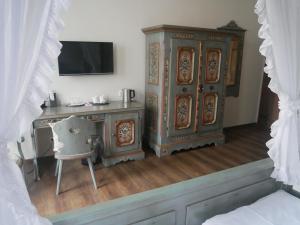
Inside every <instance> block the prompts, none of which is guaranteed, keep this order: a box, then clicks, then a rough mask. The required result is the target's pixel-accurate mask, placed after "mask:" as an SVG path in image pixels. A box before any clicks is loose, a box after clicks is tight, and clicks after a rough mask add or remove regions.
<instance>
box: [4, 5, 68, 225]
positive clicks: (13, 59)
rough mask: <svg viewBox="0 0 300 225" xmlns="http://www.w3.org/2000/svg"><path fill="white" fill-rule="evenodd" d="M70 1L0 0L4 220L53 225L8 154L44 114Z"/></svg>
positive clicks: (10, 224)
mask: <svg viewBox="0 0 300 225" xmlns="http://www.w3.org/2000/svg"><path fill="white" fill-rule="evenodd" d="M68 4H69V1H68V0H42V1H41V0H22V1H20V0H1V1H0V29H1V32H0V103H1V104H0V174H1V179H0V224H5V225H48V224H50V222H49V221H48V220H47V219H44V218H42V217H40V216H39V215H38V213H37V211H36V209H35V207H34V206H33V205H32V204H31V201H30V198H29V195H28V192H27V190H26V186H25V184H24V181H23V177H22V175H21V172H20V169H19V168H18V167H17V165H16V164H15V163H14V162H12V161H11V160H10V159H9V157H8V154H7V153H8V149H7V142H8V141H14V140H17V139H18V138H19V137H20V136H21V135H22V134H23V133H24V132H25V131H27V130H28V129H29V128H30V125H31V122H32V121H33V120H34V119H35V118H37V117H38V116H39V115H40V113H41V112H42V111H41V109H40V105H41V104H42V102H43V101H44V99H45V98H46V96H47V93H48V91H49V85H50V83H51V79H52V76H53V75H54V74H55V65H56V62H57V57H58V55H59V53H60V48H61V44H60V43H59V41H58V34H59V32H60V31H61V30H62V28H63V22H62V19H61V16H60V15H61V14H62V12H63V11H64V10H65V9H66V8H67V6H68Z"/></svg>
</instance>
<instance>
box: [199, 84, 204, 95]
mask: <svg viewBox="0 0 300 225" xmlns="http://www.w3.org/2000/svg"><path fill="white" fill-rule="evenodd" d="M203 89H204V88H203V84H200V85H199V92H200V93H202V92H203Z"/></svg>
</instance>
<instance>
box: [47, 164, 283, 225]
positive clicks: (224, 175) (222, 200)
mask: <svg viewBox="0 0 300 225" xmlns="http://www.w3.org/2000/svg"><path fill="white" fill-rule="evenodd" d="M272 170H273V163H272V161H271V160H270V159H264V160H260V161H256V162H251V163H248V164H245V165H242V166H238V167H234V168H231V169H227V170H223V171H220V172H216V173H212V174H209V175H206V176H201V177H198V178H194V179H191V180H187V181H183V182H179V183H176V184H172V185H168V186H165V187H162V188H157V189H154V190H151V191H146V192H142V193H138V194H134V195H131V196H127V197H123V198H119V199H116V200H112V201H108V202H104V203H99V204H96V205H93V206H88V207H85V208H82V209H76V210H74V211H70V212H66V213H62V214H58V215H54V216H52V217H50V220H51V221H52V222H53V224H54V225H98V224H101V225H129V224H134V225H150V224H151V225H153V224H155V225H201V224H202V223H203V222H204V221H205V220H206V219H208V218H210V217H212V216H214V215H216V214H220V213H226V212H229V211H231V210H233V209H235V208H237V207H240V206H243V205H247V204H250V203H252V202H254V201H256V200H257V199H259V198H261V197H264V196H266V195H268V194H270V193H272V192H274V191H276V190H278V189H283V188H284V189H286V187H285V186H283V185H281V184H280V183H277V182H275V181H274V180H273V179H272V178H270V174H271V172H272ZM286 190H288V189H286ZM288 191H289V190H288Z"/></svg>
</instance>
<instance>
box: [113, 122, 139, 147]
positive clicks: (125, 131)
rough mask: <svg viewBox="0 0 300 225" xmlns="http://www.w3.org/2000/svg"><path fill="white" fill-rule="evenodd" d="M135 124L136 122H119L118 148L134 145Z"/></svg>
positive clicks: (117, 133) (117, 128)
mask: <svg viewBox="0 0 300 225" xmlns="http://www.w3.org/2000/svg"><path fill="white" fill-rule="evenodd" d="M134 133H135V123H134V120H119V121H117V122H116V138H117V146H118V147H122V146H127V145H132V144H133V143H134V141H135V137H134Z"/></svg>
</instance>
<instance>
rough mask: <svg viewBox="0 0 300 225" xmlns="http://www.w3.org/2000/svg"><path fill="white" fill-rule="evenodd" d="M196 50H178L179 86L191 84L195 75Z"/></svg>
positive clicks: (180, 48)
mask: <svg viewBox="0 0 300 225" xmlns="http://www.w3.org/2000/svg"><path fill="white" fill-rule="evenodd" d="M194 56H195V51H194V48H191V47H179V48H178V49H177V75H176V82H177V84H178V85H184V84H191V83H192V82H193V73H194Z"/></svg>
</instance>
